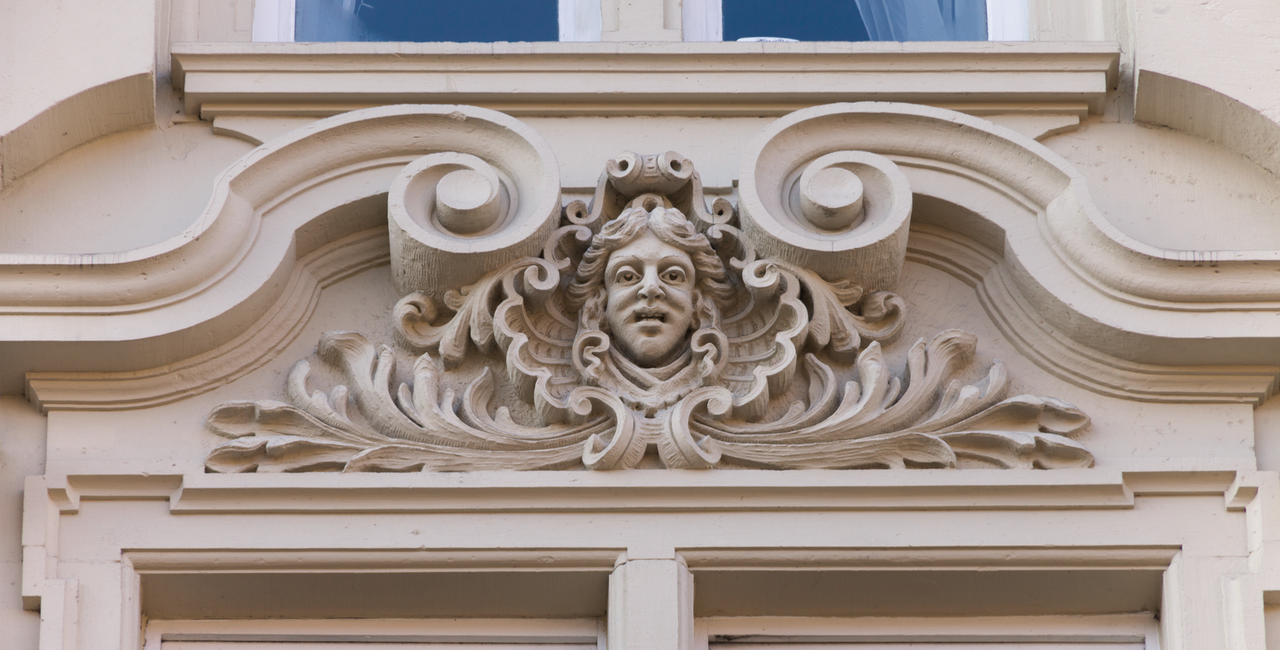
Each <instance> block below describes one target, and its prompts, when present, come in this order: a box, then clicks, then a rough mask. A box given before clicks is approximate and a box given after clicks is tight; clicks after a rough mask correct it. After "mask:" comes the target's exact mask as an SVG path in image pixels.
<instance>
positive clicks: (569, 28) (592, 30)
mask: <svg viewBox="0 0 1280 650" xmlns="http://www.w3.org/2000/svg"><path fill="white" fill-rule="evenodd" d="M560 40H561V41H577V42H581V41H598V40H600V0H560Z"/></svg>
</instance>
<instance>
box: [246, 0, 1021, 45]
mask: <svg viewBox="0 0 1280 650" xmlns="http://www.w3.org/2000/svg"><path fill="white" fill-rule="evenodd" d="M619 2H620V0H469V1H468V2H456V1H452V0H448V1H446V0H257V2H256V3H255V7H254V26H253V40H255V41H258V42H283V41H309V42H335V41H412V42H434V41H449V42H497V41H556V40H560V41H599V40H601V36H602V29H604V30H605V31H610V32H615V31H616V32H617V33H619V34H622V33H626V32H629V31H632V30H629V29H628V27H631V26H630V25H626V24H621V25H615V24H616V23H627V22H632V23H635V22H639V21H644V20H646V15H647V14H654V15H655V16H656V18H655V19H654V22H655V25H660V26H661V27H660V28H658V31H656V32H655V31H653V30H652V29H651V28H650V29H649V31H646V30H645V29H640V30H638V31H636V34H637V35H636V36H634V37H625V36H624V37H623V38H619V39H612V38H605V39H604V40H681V39H682V40H685V41H721V40H724V41H739V40H741V41H770V40H792V41H983V40H1026V39H1027V33H1028V11H1027V2H1028V0H790V1H789V2H777V1H776V0H683V2H681V1H680V0H640V1H635V0H632V1H631V2H628V3H627V8H626V9H625V10H623V9H622V8H621V7H620V5H619ZM676 12H679V14H680V15H679V16H678V17H676V18H675V19H671V17H670V16H668V14H669V13H676ZM602 16H607V18H602ZM650 27H651V26H650ZM677 27H679V28H680V29H676V28H677ZM664 32H665V33H664ZM655 34H656V35H655Z"/></svg>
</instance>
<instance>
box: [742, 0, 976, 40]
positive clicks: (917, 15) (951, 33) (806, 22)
mask: <svg viewBox="0 0 1280 650" xmlns="http://www.w3.org/2000/svg"><path fill="white" fill-rule="evenodd" d="M722 6H723V8H724V39H725V40H726V41H735V40H739V39H744V38H745V39H757V38H787V39H794V40H798V41H868V40H870V41H985V40H986V39H987V1H986V0H790V1H789V2H776V1H775V0H723V5H722Z"/></svg>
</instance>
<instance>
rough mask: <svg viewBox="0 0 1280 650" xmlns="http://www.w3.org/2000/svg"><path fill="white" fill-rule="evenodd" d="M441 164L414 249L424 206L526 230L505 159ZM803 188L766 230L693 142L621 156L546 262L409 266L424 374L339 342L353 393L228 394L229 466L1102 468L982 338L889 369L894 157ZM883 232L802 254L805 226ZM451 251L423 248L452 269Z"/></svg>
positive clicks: (404, 202) (1080, 418) (897, 302)
mask: <svg viewBox="0 0 1280 650" xmlns="http://www.w3.org/2000/svg"><path fill="white" fill-rule="evenodd" d="M422 161H425V162H422ZM422 161H420V162H419V163H414V164H412V165H410V166H409V167H408V168H406V171H405V172H404V173H402V175H401V179H402V180H401V181H397V186H396V187H393V188H392V193H391V212H392V220H393V241H395V232H396V231H395V226H396V221H395V220H396V218H397V214H399V218H401V219H402V221H403V220H404V219H405V216H404V211H405V210H406V209H408V210H410V211H412V208H406V207H405V206H408V205H411V204H412V205H417V206H418V207H417V208H416V209H417V210H418V213H416V214H413V215H410V217H409V219H410V220H412V221H414V222H416V223H418V224H428V225H430V226H431V227H433V228H435V229H437V230H438V231H441V232H443V233H445V236H457V237H475V236H485V235H486V233H490V232H492V231H494V230H495V229H497V230H501V229H502V228H503V227H504V223H505V222H506V221H510V220H511V218H512V217H511V215H512V214H514V213H515V211H516V207H515V206H516V204H517V203H519V201H520V200H521V197H519V196H518V192H517V190H516V189H515V187H516V186H515V184H514V183H513V182H511V181H510V180H509V179H508V178H506V177H505V175H504V174H503V172H501V171H497V170H495V169H494V168H493V167H491V166H489V165H488V164H487V163H485V162H484V161H481V160H479V159H478V158H475V157H474V156H469V155H465V154H432V155H430V156H427V157H425V158H423V159H422ZM423 179H426V180H425V181H424V180H423ZM424 183H426V185H423V184H424ZM786 185H787V186H786V187H785V188H784V191H783V192H782V197H781V201H780V207H778V206H775V207H774V209H773V210H774V211H776V212H778V213H780V214H773V215H772V216H773V217H774V219H775V220H776V221H779V222H784V223H781V224H780V225H779V224H777V223H775V224H774V225H772V226H770V227H769V228H761V226H760V224H761V223H763V222H764V220H762V219H760V218H753V219H751V220H749V221H747V220H746V219H745V217H747V216H750V215H740V214H737V213H736V212H735V210H734V208H733V206H732V204H730V203H729V202H728V201H726V200H725V199H716V200H715V201H714V203H713V205H712V206H711V208H710V209H708V207H707V203H706V199H705V197H704V196H703V192H702V186H701V181H700V180H699V177H698V175H697V173H696V172H695V171H694V169H693V164H692V163H691V162H690V161H689V160H687V159H685V158H683V157H682V156H680V155H678V154H675V153H674V152H668V153H666V154H662V155H660V156H639V155H636V154H626V155H624V156H621V157H619V158H617V159H614V160H611V161H609V164H608V166H607V169H606V171H605V173H604V174H603V175H602V176H601V180H600V183H599V186H598V187H597V189H596V193H595V197H594V199H593V200H592V201H591V203H590V205H587V204H584V203H582V202H580V201H574V202H572V203H570V204H569V205H568V206H566V207H565V208H564V209H563V212H562V214H561V215H560V217H559V220H558V223H557V224H555V228H554V230H552V231H551V232H550V233H549V235H548V234H546V233H545V232H544V231H543V230H539V231H537V232H536V233H535V234H534V235H532V237H536V238H539V240H538V241H539V242H540V243H541V253H540V254H537V255H527V256H519V257H516V258H515V259H510V257H512V256H508V259H509V260H510V261H508V262H507V263H505V265H503V266H501V267H500V268H493V269H492V270H489V271H488V272H487V273H485V274H484V275H483V277H481V278H480V279H479V281H478V282H475V283H473V284H469V285H468V286H463V287H437V286H431V287H430V288H427V289H424V287H428V286H429V285H428V284H425V283H426V281H425V280H423V279H422V276H421V273H417V274H416V275H415V273H416V272H415V270H414V269H413V268H397V269H396V277H397V280H398V281H399V282H400V283H401V284H402V286H406V288H407V289H415V290H412V291H411V292H409V293H408V295H406V296H405V297H404V298H403V299H401V300H400V301H399V303H398V304H397V305H396V306H395V309H394V313H393V319H392V320H393V323H394V329H395V331H396V333H397V336H398V339H399V340H400V341H401V342H402V343H403V344H404V346H403V347H404V348H407V349H408V350H411V351H412V353H413V356H412V361H411V363H412V382H411V383H399V384H398V385H395V384H396V382H395V378H396V377H397V375H396V364H397V361H398V360H400V357H401V356H402V355H403V354H405V353H406V352H405V350H397V349H393V348H391V347H388V346H382V347H375V346H374V345H373V344H372V343H370V342H369V341H368V340H367V339H366V338H365V337H364V336H363V335H361V334H359V333H356V332H328V333H326V334H325V335H324V336H323V337H322V338H321V340H320V344H319V355H320V357H321V359H323V360H324V361H325V362H327V363H330V364H332V365H334V366H335V367H337V368H338V369H339V370H340V371H341V372H342V373H343V374H344V375H345V377H346V383H345V384H342V385H338V386H335V387H333V388H332V389H331V390H330V391H329V392H328V393H324V392H320V391H315V392H311V391H310V390H309V389H308V387H307V377H308V374H309V372H310V366H309V364H308V362H307V361H306V360H301V361H299V362H298V363H297V364H296V365H295V366H294V368H293V371H292V372H291V374H290V376H289V379H288V382H287V386H286V395H287V399H288V403H281V402H275V401H257V402H231V403H227V404H223V405H222V406H219V407H218V408H217V409H215V410H214V411H213V413H211V414H210V416H209V418H208V425H209V427H210V428H211V429H212V430H213V431H214V432H216V433H218V434H220V435H222V436H225V437H228V438H231V440H229V441H228V442H225V443H223V444H222V445H220V446H219V447H217V448H216V449H214V451H213V452H212V453H211V454H210V456H209V458H208V460H207V462H206V467H207V469H208V470H209V471H212V472H246V471H320V470H342V471H395V472H404V471H419V470H423V471H425V470H443V471H449V470H455V471H456V470H484V469H526V470H532V469H568V468H575V467H584V466H585V467H586V468H588V469H601V470H603V469H623V468H632V467H636V466H637V465H641V464H642V461H643V459H644V458H645V456H646V454H647V453H648V454H650V455H652V454H655V453H656V456H657V457H658V458H659V459H660V460H661V463H662V464H663V465H664V466H666V467H668V468H685V469H707V468H713V467H717V466H736V467H759V468H774V469H790V468H867V467H891V468H894V467H899V468H900V467H952V466H955V465H956V463H957V460H958V459H959V460H961V461H962V462H963V463H968V464H974V465H979V466H996V467H1043V468H1051V467H1087V466H1091V465H1092V464H1093V457H1092V455H1091V454H1090V453H1089V452H1088V451H1087V450H1086V449H1085V448H1084V447H1082V446H1080V445H1079V444H1078V443H1076V442H1074V441H1072V440H1071V439H1069V438H1067V437H1065V436H1066V435H1070V434H1072V433H1075V432H1077V431H1079V430H1081V429H1083V428H1084V427H1085V426H1087V424H1088V418H1087V417H1086V416H1085V415H1084V414H1083V413H1082V412H1080V411H1079V410H1077V409H1076V408H1074V407H1072V406H1071V405H1069V404H1066V403H1064V402H1062V401H1059V400H1056V399H1052V398H1047V397H1036V396H1031V395H1018V396H1014V397H1007V396H1006V392H1007V390H1008V385H1009V377H1008V375H1007V373H1006V371H1005V367H1004V366H1003V365H1002V364H1000V363H999V362H996V363H995V364H994V365H993V366H992V367H991V368H990V370H989V372H988V373H987V374H986V376H985V378H984V379H982V380H981V381H979V382H977V383H973V384H968V385H965V384H962V383H961V382H959V381H955V380H953V377H954V376H956V375H957V374H959V373H960V372H961V371H964V370H966V369H967V368H968V367H969V366H970V365H971V364H972V363H973V353H974V348H975V346H976V343H977V341H976V338H975V337H974V336H973V335H971V334H968V333H966V332H962V331H959V330H947V331H943V332H940V333H938V334H937V335H936V336H934V337H933V338H932V339H931V340H929V341H925V340H920V341H918V342H916V343H915V344H914V345H913V346H911V348H910V350H909V352H908V358H907V364H906V372H905V373H904V374H903V375H902V376H895V375H894V373H892V372H891V371H890V368H889V365H888V364H887V363H886V360H885V355H884V353H883V351H882V349H881V345H880V342H881V341H890V340H892V339H894V338H895V337H896V336H897V335H898V334H899V333H900V332H901V329H902V326H903V319H904V313H903V308H904V306H903V302H902V300H901V299H900V298H899V297H898V296H896V295H894V294H892V293H889V292H887V291H884V290H877V289H880V288H881V287H883V286H885V285H887V284H888V283H889V282H891V280H892V277H893V276H895V275H896V273H897V269H898V268H900V266H901V263H902V259H901V256H902V251H903V250H904V246H905V232H906V224H907V221H908V219H909V215H910V199H911V195H910V191H909V188H907V186H906V181H905V178H904V177H903V176H902V175H901V174H900V173H898V172H897V170H896V168H895V167H894V165H893V163H892V162H890V161H888V160H887V159H884V158H881V157H879V156H875V155H874V154H868V153H866V152H835V153H828V154H826V155H823V156H820V157H818V158H816V159H814V160H813V161H812V162H810V163H808V164H807V165H804V166H802V167H801V168H798V169H797V170H796V172H795V173H793V174H791V175H790V178H789V179H788V181H787V184H786ZM419 186H422V187H426V188H427V189H426V190H420V191H418V193H417V194H416V195H415V194H414V192H415V190H414V188H415V187H419ZM397 188H399V189H397ZM406 197H408V198H406ZM744 221H746V223H743V222H744ZM406 223H407V222H406ZM409 228H410V229H411V228H412V227H411V226H410V227H409ZM869 228H870V229H875V230H876V231H877V232H879V233H882V234H879V235H876V237H875V238H874V239H873V240H872V241H870V242H864V243H862V244H859V245H857V246H846V247H845V248H844V249H843V250H842V249H841V246H840V245H831V246H826V247H825V251H826V252H821V251H822V250H823V246H817V247H811V248H813V249H814V250H818V251H820V252H818V253H814V254H813V255H809V254H808V253H805V252H804V251H800V253H797V252H796V251H798V250H800V249H803V248H804V245H803V244H796V243H795V242H796V241H797V240H805V241H809V240H813V241H818V242H820V243H821V242H822V241H828V240H829V241H833V242H840V241H845V240H848V239H849V237H848V235H849V233H855V232H858V231H862V232H866V231H867V230H868V229H869ZM778 230H784V231H786V232H785V236H775V235H776V234H777V231H778ZM770 233H773V234H770ZM406 241H407V242H408V244H407V245H409V246H412V245H413V244H414V240H413V239H412V238H409V239H408V240H406ZM535 243H538V242H535ZM433 251H434V249H431V250H429V251H428V254H427V255H426V257H425V258H424V257H419V258H415V259H418V260H419V262H418V263H427V264H448V263H449V259H450V258H448V257H439V256H437V257H435V258H432V257H431V256H432V255H434V254H435V253H434V252H433ZM831 251H835V252H831ZM410 258H412V256H410ZM422 259H427V260H428V261H427V262H422V261H421V260H422ZM886 260H887V262H886ZM402 266H404V265H402ZM433 272H435V271H430V270H428V272H427V273H428V275H430V274H431V273H433ZM437 276H439V273H437ZM825 278H835V279H834V280H828V279H825ZM415 285H416V286H415ZM446 289H447V290H446ZM512 395H514V396H516V397H515V398H516V399H518V400H520V401H522V402H523V403H524V404H525V405H531V406H532V407H533V408H532V409H530V408H527V407H526V408H513V407H517V406H520V405H518V404H514V403H510V402H509V400H510V396H512ZM504 396H505V397H506V398H507V399H508V403H503V399H504ZM348 401H351V402H354V404H355V406H356V409H357V410H358V415H355V414H350V413H348V410H347V404H348Z"/></svg>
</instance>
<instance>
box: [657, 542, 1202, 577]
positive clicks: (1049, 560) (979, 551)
mask: <svg viewBox="0 0 1280 650" xmlns="http://www.w3.org/2000/svg"><path fill="white" fill-rule="evenodd" d="M677 550H678V551H679V552H680V556H681V557H683V558H684V560H685V562H686V563H688V565H689V569H690V570H691V571H694V572H695V573H697V572H699V571H742V570H765V571H767V570H787V571H796V570H804V571H809V570H814V571H832V570H850V571H864V570H894V571H900V570H917V569H919V570H930V571H933V570H940V569H944V570H945V569H955V570H968V569H989V568H999V569H1001V570H1040V569H1062V568H1076V569H1083V568H1088V569H1123V570H1132V569H1135V568H1147V569H1156V570H1164V569H1165V568H1167V567H1168V566H1169V563H1170V562H1172V561H1173V557H1174V556H1175V555H1177V554H1178V552H1179V551H1180V550H1181V548H1180V547H1178V546H1099V547H1090V546H1083V547H1081V546H1062V547H1057V548H1043V547H1037V548H1028V547H1003V546H984V547H981V548H973V547H965V548H927V547H910V548H776V547H770V548H696V549H683V548H682V549H677Z"/></svg>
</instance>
